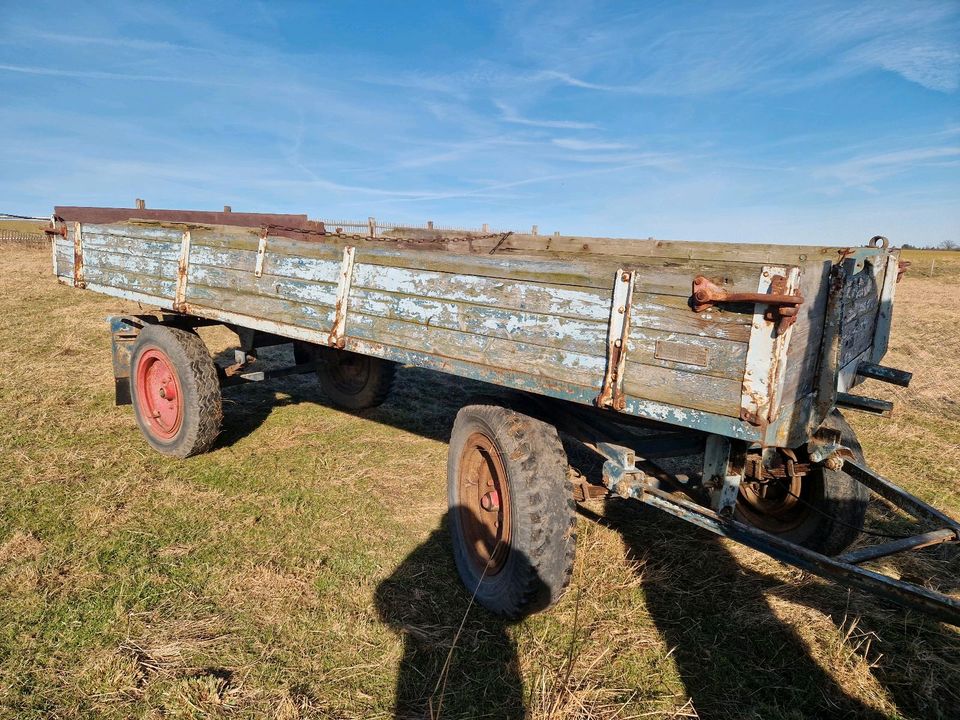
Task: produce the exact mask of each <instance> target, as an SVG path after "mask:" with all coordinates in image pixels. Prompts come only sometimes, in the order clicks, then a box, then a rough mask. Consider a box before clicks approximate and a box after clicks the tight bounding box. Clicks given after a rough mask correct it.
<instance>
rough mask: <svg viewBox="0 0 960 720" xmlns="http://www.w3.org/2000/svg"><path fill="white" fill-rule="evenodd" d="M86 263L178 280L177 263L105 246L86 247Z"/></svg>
mask: <svg viewBox="0 0 960 720" xmlns="http://www.w3.org/2000/svg"><path fill="white" fill-rule="evenodd" d="M84 264H85V265H86V266H87V267H99V268H101V269H103V270H115V271H117V272H134V273H137V274H138V275H148V276H152V277H155V278H160V279H167V280H176V277H177V263H176V261H175V260H165V259H163V258H161V257H157V256H150V255H128V254H126V253H117V252H111V251H109V250H107V249H105V248H102V247H101V248H89V247H87V248H84Z"/></svg>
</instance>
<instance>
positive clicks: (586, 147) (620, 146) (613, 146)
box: [551, 138, 631, 151]
mask: <svg viewBox="0 0 960 720" xmlns="http://www.w3.org/2000/svg"><path fill="white" fill-rule="evenodd" d="M551 142H552V143H553V144H554V145H556V146H557V147H562V148H565V149H566V150H583V151H591V150H629V149H630V147H631V146H630V145H626V144H624V143H618V142H604V141H603V140H578V139H577V138H553V140H551Z"/></svg>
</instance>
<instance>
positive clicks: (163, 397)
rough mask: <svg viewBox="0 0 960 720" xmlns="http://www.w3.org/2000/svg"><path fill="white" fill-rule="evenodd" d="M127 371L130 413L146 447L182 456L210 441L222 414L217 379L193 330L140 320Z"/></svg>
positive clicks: (211, 361) (193, 452)
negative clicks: (129, 381)
mask: <svg viewBox="0 0 960 720" xmlns="http://www.w3.org/2000/svg"><path fill="white" fill-rule="evenodd" d="M130 377H131V380H132V382H131V384H130V390H131V400H132V401H133V409H134V414H135V416H136V418H137V424H138V425H139V426H140V430H141V431H142V432H143V435H144V437H145V438H146V439H147V442H148V443H150V445H151V447H153V448H154V449H155V450H157V451H158V452H160V453H163V454H164V455H170V456H172V457H179V458H185V457H189V456H190V455H197V454H199V453H202V452H205V451H206V450H208V449H209V448H210V447H211V445H213V441H214V440H215V439H216V437H217V435H218V434H219V433H220V423H221V420H222V418H223V409H222V401H221V397H220V382H219V380H218V378H217V371H216V367H215V366H214V363H213V358H211V357H210V353H209V352H208V351H207V347H206V345H204V343H203V340H201V339H200V338H199V337H198V336H197V335H196V334H195V333H193V332H191V331H189V330H182V329H180V328H172V327H166V326H164V325H147V326H145V327H144V328H143V330H141V331H140V335H139V336H138V337H137V340H136V342H135V343H134V346H133V352H132V354H131V358H130Z"/></svg>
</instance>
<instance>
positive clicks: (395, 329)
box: [48, 207, 960, 625]
mask: <svg viewBox="0 0 960 720" xmlns="http://www.w3.org/2000/svg"><path fill="white" fill-rule="evenodd" d="M225 210H226V209H225ZM48 232H49V233H50V235H51V238H52V262H53V271H54V273H55V275H56V276H57V278H58V279H59V280H60V282H63V283H65V284H68V285H72V286H74V287H77V288H86V289H88V290H92V291H94V292H99V293H104V294H106V295H111V296H114V297H118V298H126V299H129V300H134V301H138V302H140V303H143V304H145V305H149V306H153V307H156V308H158V310H157V311H156V312H154V313H147V314H138V315H130V316H122V317H113V318H111V329H112V334H113V367H114V375H115V382H116V399H117V404H125V403H132V405H133V408H134V412H135V416H136V420H137V423H138V424H139V427H140V429H141V430H142V432H143V434H144V436H145V437H146V440H147V442H148V443H149V444H150V445H151V446H153V447H154V448H155V449H156V450H158V451H159V452H161V453H163V454H165V455H170V456H173V457H179V458H183V457H187V456H189V455H194V454H197V453H201V452H204V451H206V450H208V449H209V448H210V447H211V446H212V444H213V442H214V440H215V438H216V436H217V434H218V432H219V430H220V423H221V417H222V412H221V388H222V387H223V386H225V385H233V384H240V383H244V382H251V381H258V380H265V379H268V378H270V377H276V376H278V375H284V374H291V373H316V374H317V375H318V377H319V382H320V383H321V385H322V387H323V389H324V391H325V394H326V395H327V397H328V398H329V399H330V400H331V401H332V402H333V403H335V404H336V405H338V406H341V407H343V408H346V409H349V410H361V409H363V408H368V407H372V406H375V405H377V404H379V403H381V402H383V400H384V399H385V398H386V397H387V394H388V392H389V390H390V386H391V382H392V380H393V377H394V372H395V368H396V367H397V366H398V365H414V366H419V367H422V368H428V369H432V370H437V371H441V372H444V373H450V374H453V375H456V376H460V377H463V378H470V379H472V380H478V381H482V382H485V383H489V384H492V385H497V386H501V387H502V388H508V389H510V391H512V392H508V393H506V394H505V395H506V396H505V397H504V393H501V394H500V396H499V397H498V398H496V399H491V398H480V399H477V400H476V401H475V402H473V403H472V404H469V405H467V406H465V407H463V408H462V409H461V410H460V411H459V413H458V414H457V417H456V420H455V422H454V426H453V430H452V435H451V440H450V448H449V455H448V466H447V473H448V484H447V488H448V496H449V507H450V513H449V517H450V528H451V533H452V538H453V547H454V555H455V560H456V565H457V568H458V571H459V573H460V576H461V578H462V580H463V582H464V584H465V585H466V587H467V588H468V589H469V590H470V591H471V592H474V591H475V592H476V597H477V600H478V601H479V602H480V603H481V604H483V605H484V606H485V607H487V608H488V609H490V610H491V611H493V612H496V613H500V614H503V615H507V616H513V617H516V616H520V615H523V614H525V613H528V612H532V611H535V610H539V609H543V608H545V607H548V606H549V605H550V604H552V603H553V602H555V601H556V600H557V598H558V597H559V596H560V594H561V593H562V591H563V590H564V588H565V586H566V584H567V583H568V581H569V577H570V572H571V568H572V562H573V553H574V545H575V533H574V526H575V502H576V501H577V500H584V499H587V498H591V497H599V496H602V495H606V494H615V495H619V496H622V497H624V498H634V499H636V500H639V501H641V502H643V503H646V504H648V505H652V506H654V507H656V508H659V509H660V510H663V511H665V512H667V513H670V514H671V515H674V516H676V517H679V518H681V519H683V520H686V521H688V522H690V523H692V524H694V525H697V526H700V527H702V528H706V529H707V530H710V531H712V532H714V533H716V534H718V535H722V536H725V537H729V538H732V539H734V540H736V541H738V542H740V543H743V544H745V545H748V546H750V547H752V548H754V549H757V550H760V551H761V552H764V553H766V554H768V555H771V556H773V557H775V558H777V559H779V560H781V561H783V562H786V563H789V564H791V565H794V566H796V567H799V568H802V569H804V570H807V571H810V572H812V573H815V574H817V575H821V576H823V577H825V578H829V579H831V580H833V581H836V582H838V583H841V584H844V585H847V586H850V587H854V588H858V589H860V590H863V591H867V592H869V593H873V594H875V595H877V596H881V597H883V598H885V599H887V600H890V601H894V602H897V603H900V604H901V605H904V606H907V607H910V608H915V609H918V610H921V611H923V612H926V613H929V614H930V615H933V616H935V617H937V618H939V619H940V620H943V621H946V622H949V623H952V624H954V625H960V601H958V599H957V598H955V597H951V596H949V595H946V594H942V593H939V592H936V591H935V590H932V589H930V588H926V587H921V586H918V585H914V584H910V583H907V582H903V581H901V580H897V579H894V578H892V577H889V576H887V575H884V574H881V573H879V572H877V571H876V570H871V569H867V568H865V567H863V566H862V565H863V564H864V563H868V562H869V561H871V560H875V559H877V558H882V557H886V556H890V555H892V554H894V553H900V552H904V551H908V550H915V549H918V548H923V547H928V546H931V545H937V544H942V543H955V542H957V541H958V540H960V524H958V523H957V522H956V521H955V520H953V519H952V518H950V517H948V516H946V515H945V514H944V513H942V512H940V511H938V510H937V509H935V508H933V507H931V506H929V505H927V504H926V503H924V502H922V501H921V500H919V499H918V498H916V497H914V496H912V495H911V494H909V493H908V492H906V491H905V490H903V489H901V488H899V487H897V486H896V485H894V484H893V483H891V482H890V481H888V480H886V479H885V478H883V477H881V476H879V475H878V474H877V473H875V472H873V471H872V470H871V469H870V468H869V467H868V466H867V464H866V463H865V461H864V458H863V456H862V453H861V450H860V445H859V443H858V442H857V440H856V438H855V437H854V435H853V432H852V431H851V429H850V427H849V426H848V425H847V424H846V422H845V421H844V419H843V416H842V415H841V414H840V412H839V411H838V408H846V409H853V410H859V411H865V412H872V413H877V414H881V415H884V414H889V412H890V409H891V405H890V403H887V402H884V401H881V400H877V399H871V398H866V397H862V396H859V395H855V394H853V393H851V391H852V390H853V389H854V388H855V387H856V386H857V385H858V384H859V383H860V382H861V381H862V380H863V379H864V378H874V379H876V380H880V381H883V382H888V383H894V384H898V385H907V384H908V383H909V381H910V377H911V376H910V373H908V372H904V371H901V370H896V369H893V368H889V367H885V366H883V365H881V364H880V361H881V359H882V358H883V356H884V353H885V351H886V348H887V341H888V337H889V334H890V323H891V316H892V311H893V302H894V291H895V288H896V283H897V281H898V280H899V278H900V275H901V274H902V272H903V270H904V264H903V263H900V261H899V254H898V252H897V251H896V250H894V249H891V248H890V247H889V243H888V241H887V240H886V239H885V238H882V237H874V238H872V239H871V240H870V242H869V244H868V245H867V246H865V247H857V248H853V247H851V248H835V247H817V246H809V247H807V246H803V247H800V246H786V245H756V244H742V245H726V244H711V243H697V242H672V241H670V242H668V241H659V240H652V239H651V240H622V239H609V238H590V237H570V236H561V235H558V234H555V235H553V236H541V235H537V234H518V233H512V232H504V233H479V232H462V233H459V234H458V235H457V236H456V237H451V236H450V233H444V232H440V231H435V230H432V229H426V230H424V229H413V228H407V229H403V228H395V229H393V230H392V231H390V232H389V234H387V235H382V234H379V233H378V232H377V229H376V227H375V226H374V225H373V224H371V225H370V227H369V230H367V231H366V232H362V233H358V234H349V233H345V232H343V229H342V228H337V229H336V230H333V231H331V230H329V229H328V228H326V227H324V225H323V224H322V223H319V222H315V221H310V220H308V219H307V217H306V216H305V215H262V214H250V213H247V214H243V213H232V212H223V213H219V212H199V211H178V210H146V209H143V208H138V209H136V210H128V209H116V208H82V207H58V208H56V209H55V211H54V216H53V219H52V221H51V227H50V229H49V230H48ZM211 324H223V325H225V326H227V327H229V328H230V329H232V330H233V331H235V332H236V334H237V336H238V338H239V345H240V347H239V349H238V350H237V351H236V362H235V363H233V364H232V365H230V366H229V367H218V366H217V365H216V364H215V363H214V361H213V359H212V358H211V356H210V353H209V352H208V350H207V348H206V347H205V345H204V343H203V341H202V340H201V339H200V337H199V336H198V335H197V334H196V332H195V330H196V328H197V327H200V326H203V325H211ZM280 343H292V344H293V347H294V357H295V359H296V360H295V365H294V366H291V367H288V368H283V369H280V370H262V369H258V368H257V365H256V356H257V349H258V348H260V347H265V346H269V345H277V344H280ZM561 436H562V437H563V438H566V439H567V445H568V446H570V444H571V443H576V444H577V445H579V446H582V447H584V448H586V449H587V450H588V451H589V453H592V454H595V456H596V458H597V465H599V463H600V462H602V472H596V473H593V475H590V474H587V475H584V474H582V473H581V474H577V473H574V472H570V471H569V467H568V457H567V453H566V451H565V446H564V444H563V442H562V440H561ZM692 455H697V456H699V455H702V458H703V464H702V471H701V472H692V473H689V474H677V473H674V472H670V471H668V470H667V469H665V467H664V466H663V463H661V464H657V462H656V461H657V460H659V459H662V458H670V457H686V456H692ZM871 492H872V493H875V494H877V495H879V496H881V497H882V498H884V499H885V500H886V501H887V502H889V503H892V504H893V505H895V506H896V507H898V508H900V509H901V510H903V511H905V512H906V513H907V514H909V515H911V516H913V517H914V518H915V519H917V520H918V521H920V522H921V523H923V524H925V525H926V526H927V527H928V528H930V529H924V528H923V527H919V528H918V530H917V533H916V534H915V535H910V536H909V537H907V536H903V537H899V536H898V537H890V536H887V537H886V541H885V542H880V543H875V544H868V545H863V546H859V547H854V548H853V549H851V546H853V545H854V544H855V541H857V540H858V538H859V537H860V535H861V530H862V529H863V523H864V516H865V512H866V508H867V502H868V500H869V498H870V496H871ZM873 534H874V535H877V533H873ZM880 535H881V536H882V534H880Z"/></svg>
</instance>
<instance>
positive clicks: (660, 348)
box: [653, 340, 710, 367]
mask: <svg viewBox="0 0 960 720" xmlns="http://www.w3.org/2000/svg"><path fill="white" fill-rule="evenodd" d="M653 356H654V357H655V358H656V359H657V360H666V361H667V362H675V363H683V364H684V365H696V366H698V367H707V366H708V364H709V362H710V351H709V349H708V348H705V347H697V346H695V345H689V344H687V343H682V342H673V341H671V340H657V347H656V350H655V351H654V353H653Z"/></svg>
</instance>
